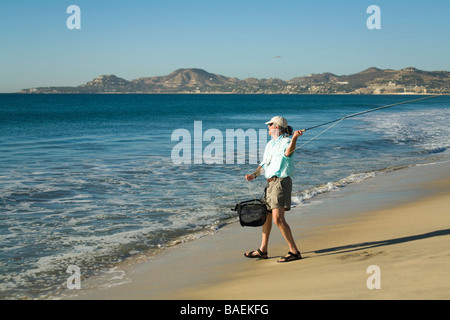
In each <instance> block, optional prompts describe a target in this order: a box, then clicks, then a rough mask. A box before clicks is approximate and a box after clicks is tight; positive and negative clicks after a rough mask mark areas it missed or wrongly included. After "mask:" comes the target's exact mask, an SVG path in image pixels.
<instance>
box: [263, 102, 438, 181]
mask: <svg viewBox="0 0 450 320" xmlns="http://www.w3.org/2000/svg"><path fill="white" fill-rule="evenodd" d="M443 95H445V94H438V95H432V96H427V97H422V98H418V99H413V100H408V101H402V102H397V103H392V104H388V105H385V106H382V107H377V108H373V109H370V110H365V111H361V112H357V113H353V114H349V115H346V116H343V117H342V118H338V119H334V120H331V121H327V122H324V123H321V124H317V125H315V126H312V127H310V128H307V129H303V130H301V131H302V132H305V131H309V130H312V129H315V128H319V127H322V126H326V125H327V124H331V126H329V127H327V128H326V129H325V130H323V131H322V132H320V133H319V134H317V135H316V136H314V137H313V138H311V139H310V140H308V141H306V142H305V143H303V144H302V145H301V146H299V147H297V148H295V149H294V150H293V151H292V153H294V152H295V151H296V150H298V149H300V148H302V147H303V146H304V145H305V144H307V143H310V142H311V141H313V140H315V139H317V138H318V137H319V136H320V135H322V134H324V133H325V132H326V131H328V130H330V129H331V128H333V127H334V126H335V125H337V124H338V123H339V122H341V121H343V120H345V119H349V118H353V117H356V116H360V115H362V114H366V113H369V112H374V111H377V110H381V109H387V108H391V107H395V106H399V105H402V104H407V103H411V102H416V101H422V100H426V99H431V98H435V97H440V96H443ZM262 166H263V165H260V166H259V167H258V168H257V169H256V171H255V173H256V172H258V171H259V170H261V168H262Z"/></svg>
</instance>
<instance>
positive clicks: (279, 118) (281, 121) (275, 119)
mask: <svg viewBox="0 0 450 320" xmlns="http://www.w3.org/2000/svg"><path fill="white" fill-rule="evenodd" d="M271 123H273V124H274V125H277V126H279V127H282V128H287V126H288V122H287V120H286V119H285V118H283V117H282V116H275V117H273V118H272V119H270V121H267V122H266V124H271Z"/></svg>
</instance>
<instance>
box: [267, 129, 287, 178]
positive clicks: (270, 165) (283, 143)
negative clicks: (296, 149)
mask: <svg viewBox="0 0 450 320" xmlns="http://www.w3.org/2000/svg"><path fill="white" fill-rule="evenodd" d="M290 143H291V138H288V137H284V136H280V137H278V139H276V140H274V139H272V140H270V141H269V142H268V143H267V145H266V148H265V150H264V156H263V162H262V163H261V165H262V167H263V168H264V175H265V176H266V179H269V178H272V177H274V176H277V177H279V178H286V177H291V176H292V175H293V174H294V171H295V168H294V159H293V158H294V157H293V155H294V153H292V154H291V155H290V156H289V157H286V155H285V154H284V153H285V151H286V149H287V147H288V146H289V144H290Z"/></svg>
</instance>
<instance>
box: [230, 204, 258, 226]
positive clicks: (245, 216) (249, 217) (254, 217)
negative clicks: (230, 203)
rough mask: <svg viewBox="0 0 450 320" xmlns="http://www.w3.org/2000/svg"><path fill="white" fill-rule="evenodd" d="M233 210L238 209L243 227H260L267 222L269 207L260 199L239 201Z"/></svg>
mask: <svg viewBox="0 0 450 320" xmlns="http://www.w3.org/2000/svg"><path fill="white" fill-rule="evenodd" d="M231 210H233V211H237V213H238V215H239V222H240V223H241V226H243V227H260V226H262V225H263V224H264V222H266V218H267V207H266V205H265V203H264V202H263V201H261V200H260V199H253V200H247V201H242V202H239V203H238V204H236V207H235V208H234V209H231Z"/></svg>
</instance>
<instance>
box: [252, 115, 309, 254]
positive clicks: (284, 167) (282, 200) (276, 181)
mask: <svg viewBox="0 0 450 320" xmlns="http://www.w3.org/2000/svg"><path fill="white" fill-rule="evenodd" d="M266 124H267V125H268V126H269V135H270V136H271V137H272V139H271V140H270V141H269V142H268V143H267V145H266V148H265V151H264V157H263V162H262V164H261V165H260V166H259V167H258V169H257V170H256V171H255V172H254V173H250V174H247V175H246V176H245V179H247V181H252V180H253V179H256V178H257V177H258V176H259V175H260V174H261V171H260V170H261V168H264V175H265V177H266V179H267V183H268V184H267V187H266V190H265V202H266V206H267V209H268V216H267V219H266V222H265V223H264V225H263V228H262V241H261V246H260V247H259V249H258V250H256V251H249V252H246V253H245V254H244V255H245V256H246V257H247V258H260V259H267V258H268V255H267V247H268V245H269V236H270V231H271V229H272V219H273V222H274V223H275V224H276V225H277V227H278V228H279V229H280V231H281V234H282V235H283V237H284V239H285V240H286V242H287V244H288V246H289V253H288V254H287V255H286V256H285V257H283V258H281V259H280V260H278V262H289V261H294V260H299V259H302V256H301V254H300V251H299V250H298V248H297V246H296V244H295V241H294V238H293V236H292V232H291V228H290V227H289V225H288V224H287V222H286V220H285V218H284V214H285V212H286V211H289V210H290V209H291V193H292V180H291V175H293V174H294V160H293V154H294V151H295V145H296V143H297V139H298V137H300V136H301V135H302V134H303V132H304V130H297V131H295V132H294V133H293V137H292V139H291V138H288V136H289V135H290V134H292V132H290V131H292V128H291V127H288V123H287V121H286V119H285V118H283V117H281V116H275V117H273V118H272V119H271V120H270V121H268V122H266Z"/></svg>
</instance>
